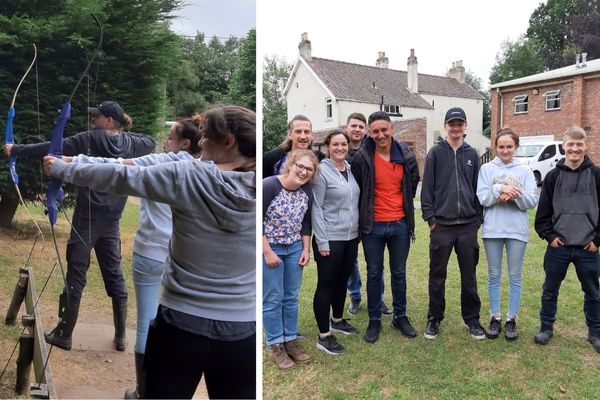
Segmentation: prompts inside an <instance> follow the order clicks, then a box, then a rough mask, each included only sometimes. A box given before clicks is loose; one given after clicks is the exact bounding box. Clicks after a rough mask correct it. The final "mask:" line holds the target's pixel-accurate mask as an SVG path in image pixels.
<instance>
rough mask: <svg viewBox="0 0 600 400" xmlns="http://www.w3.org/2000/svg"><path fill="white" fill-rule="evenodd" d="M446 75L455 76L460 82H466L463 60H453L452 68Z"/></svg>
mask: <svg viewBox="0 0 600 400" xmlns="http://www.w3.org/2000/svg"><path fill="white" fill-rule="evenodd" d="M446 76H447V77H448V78H454V79H456V80H457V81H459V82H460V83H465V67H463V65H462V60H458V61H453V62H452V68H450V70H449V71H448V73H447V74H446Z"/></svg>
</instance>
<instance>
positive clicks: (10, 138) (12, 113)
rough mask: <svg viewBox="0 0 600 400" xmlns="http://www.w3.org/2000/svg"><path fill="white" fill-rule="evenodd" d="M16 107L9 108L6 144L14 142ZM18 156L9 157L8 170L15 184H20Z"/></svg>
mask: <svg viewBox="0 0 600 400" xmlns="http://www.w3.org/2000/svg"><path fill="white" fill-rule="evenodd" d="M15 114H16V112H15V108H14V107H10V108H9V109H8V117H7V118H6V135H5V136H4V143H6V144H14V143H15V139H14V135H13V120H14V119H15ZM16 163H17V156H10V157H8V170H9V171H10V176H11V178H12V180H13V182H14V183H15V185H18V184H19V175H17V168H16Z"/></svg>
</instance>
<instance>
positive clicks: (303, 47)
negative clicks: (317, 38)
mask: <svg viewBox="0 0 600 400" xmlns="http://www.w3.org/2000/svg"><path fill="white" fill-rule="evenodd" d="M298 50H299V52H300V57H302V58H304V59H305V60H306V61H310V60H311V59H312V49H311V45H310V40H308V33H306V32H304V33H303V34H302V40H301V41H300V43H299V44H298Z"/></svg>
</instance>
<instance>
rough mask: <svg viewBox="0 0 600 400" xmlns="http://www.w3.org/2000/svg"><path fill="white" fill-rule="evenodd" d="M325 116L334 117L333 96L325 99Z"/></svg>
mask: <svg viewBox="0 0 600 400" xmlns="http://www.w3.org/2000/svg"><path fill="white" fill-rule="evenodd" d="M325 118H333V103H332V102H331V98H328V99H325Z"/></svg>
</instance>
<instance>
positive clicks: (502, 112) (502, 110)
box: [496, 87, 504, 130]
mask: <svg viewBox="0 0 600 400" xmlns="http://www.w3.org/2000/svg"><path fill="white" fill-rule="evenodd" d="M496 93H497V94H498V97H499V98H500V107H499V108H500V126H499V127H498V130H500V129H502V128H503V127H504V96H502V92H501V91H500V88H499V87H498V88H496Z"/></svg>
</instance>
